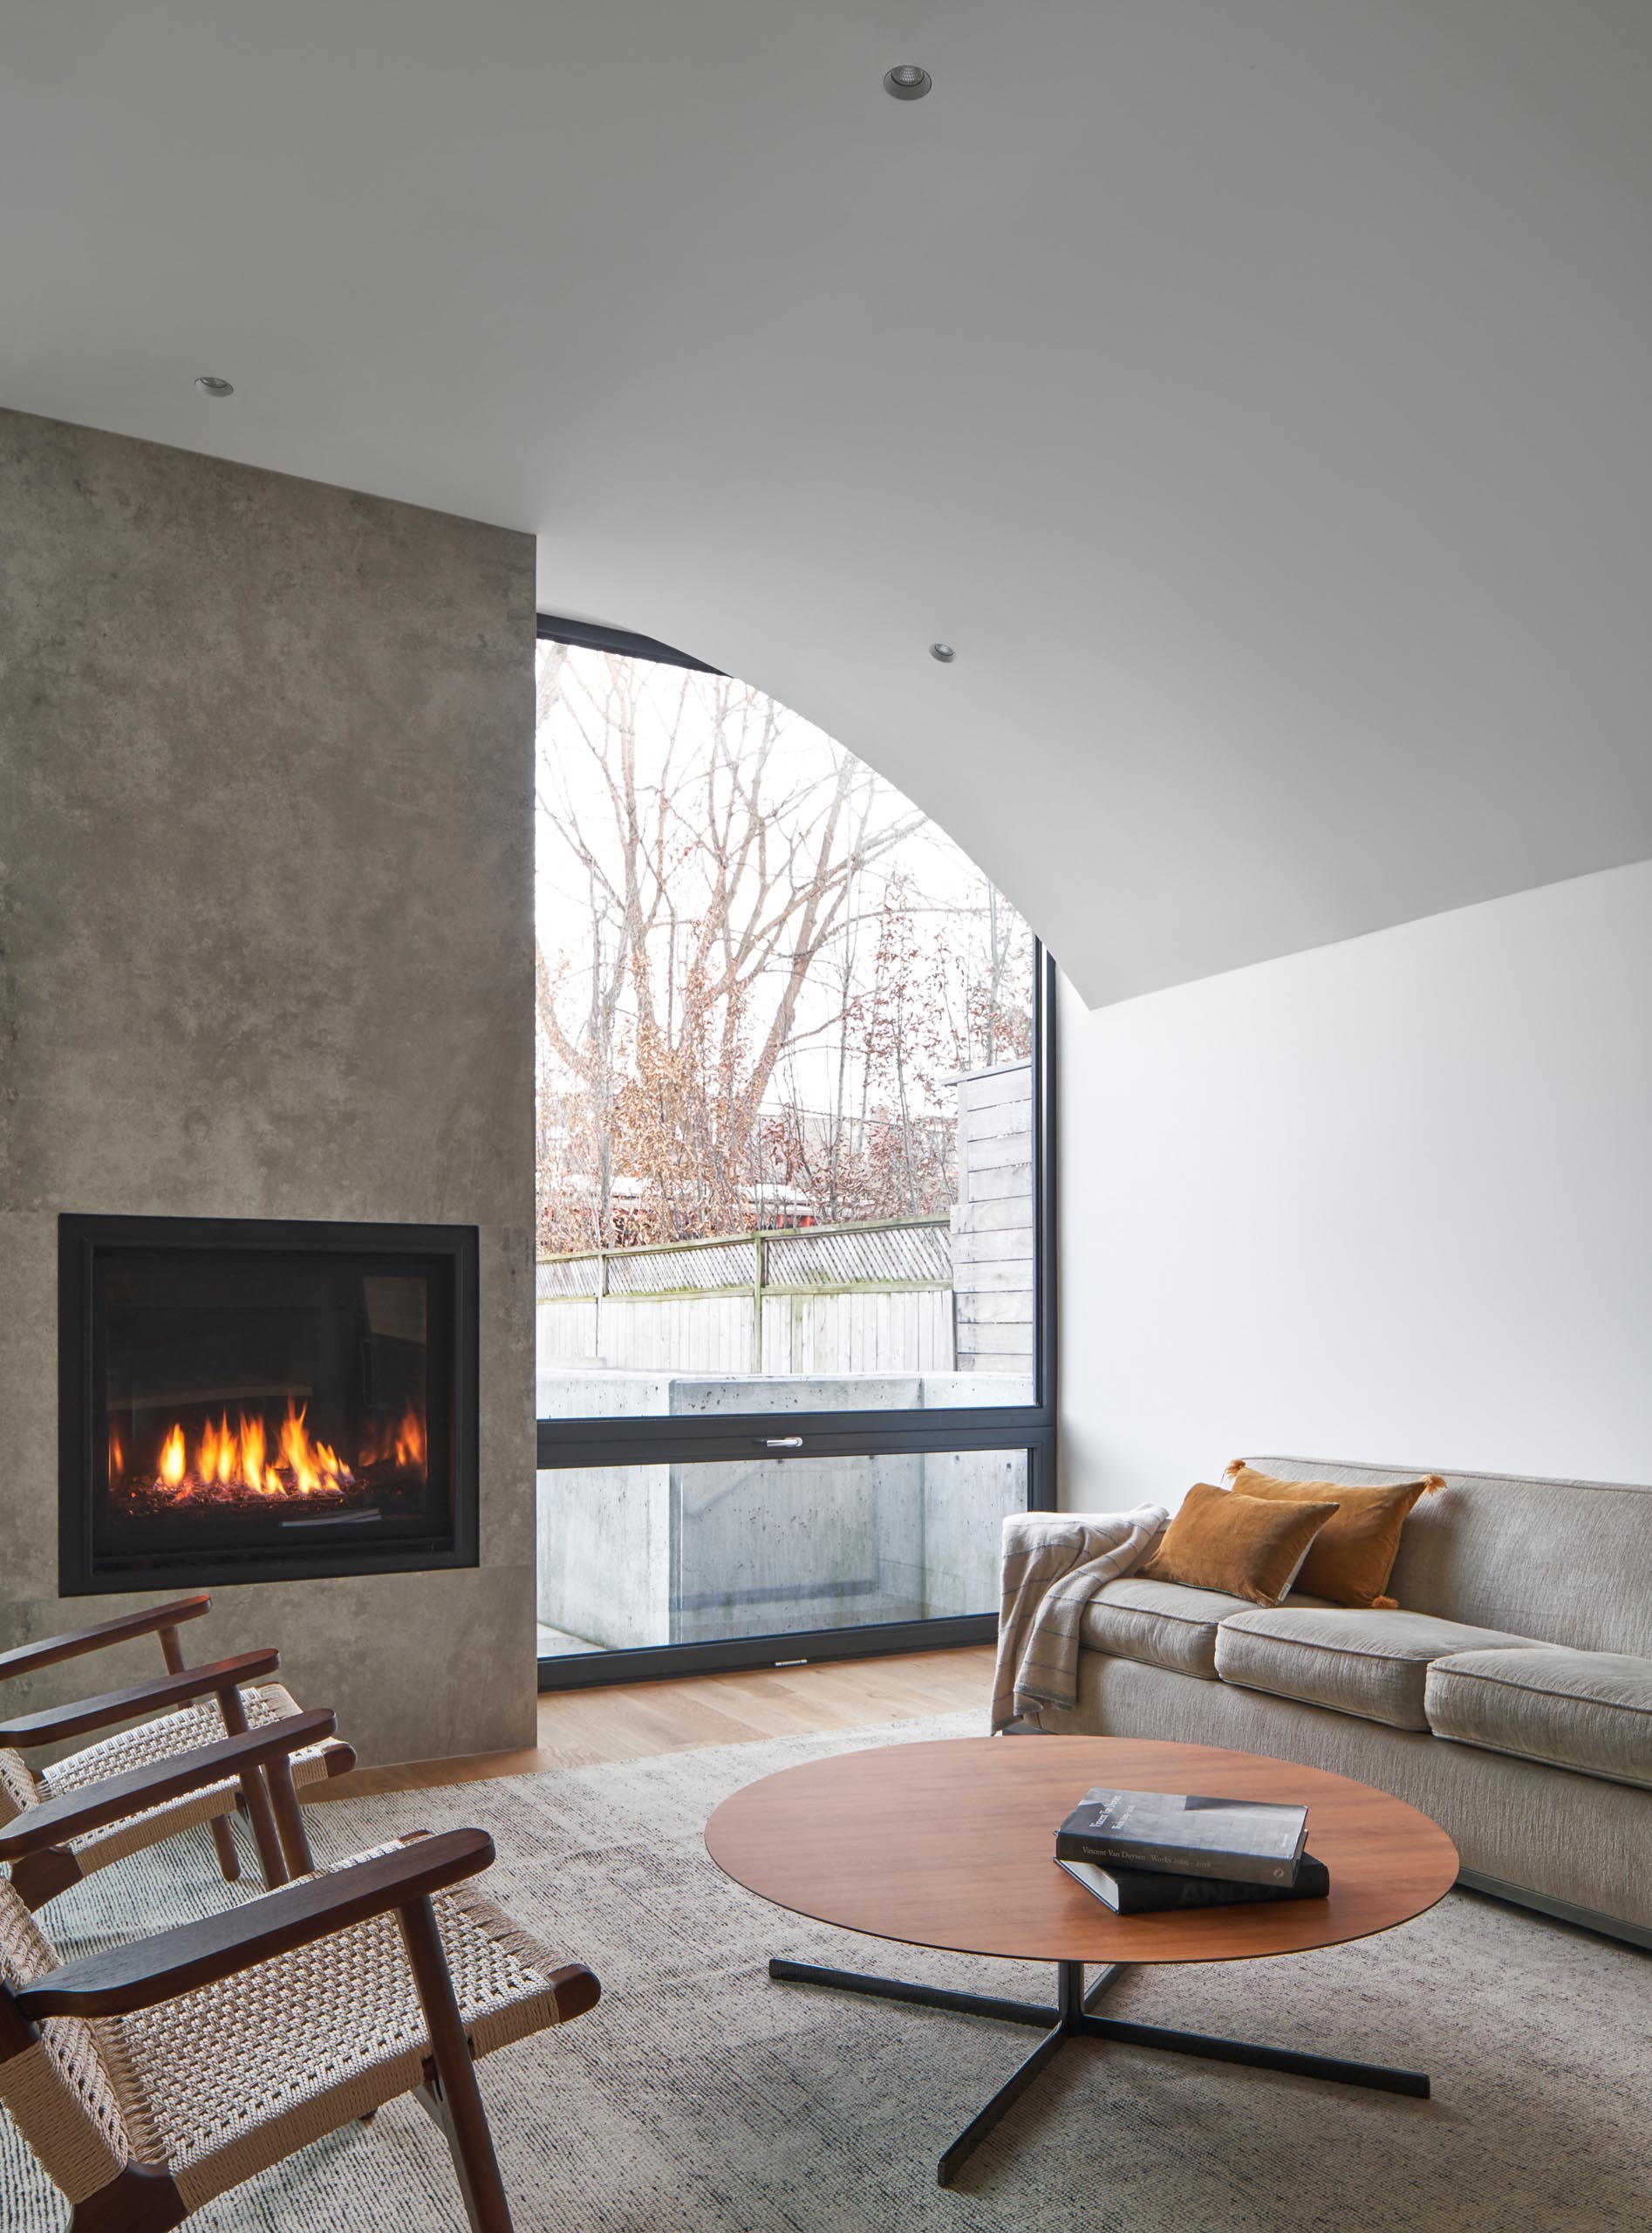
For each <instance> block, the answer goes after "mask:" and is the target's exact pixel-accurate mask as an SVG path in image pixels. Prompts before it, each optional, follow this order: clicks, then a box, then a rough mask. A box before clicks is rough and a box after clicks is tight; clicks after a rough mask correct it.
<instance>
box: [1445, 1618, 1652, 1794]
mask: <svg viewBox="0 0 1652 2233" xmlns="http://www.w3.org/2000/svg"><path fill="white" fill-rule="evenodd" d="M1423 1704H1424V1706H1425V1708H1426V1709H1427V1712H1428V1717H1429V1727H1430V1729H1431V1730H1432V1731H1434V1734H1435V1735H1436V1736H1437V1737H1449V1738H1452V1739H1453V1740H1454V1742H1456V1743H1457V1744H1459V1745H1483V1746H1484V1747H1485V1750H1486V1751H1487V1752H1512V1753H1515V1754H1517V1755H1518V1756H1519V1758H1521V1759H1523V1760H1541V1761H1543V1762H1544V1763H1545V1765H1547V1766H1549V1767H1552V1768H1576V1769H1578V1770H1580V1772H1582V1773H1583V1774H1584V1775H1589V1776H1605V1777H1606V1778H1607V1779H1608V1780H1609V1781H1611V1782H1613V1783H1629V1784H1637V1785H1639V1786H1641V1788H1642V1790H1647V1791H1652V1659H1637V1658H1635V1657H1633V1656H1631V1655H1630V1654H1629V1653H1628V1652H1621V1651H1569V1650H1567V1649H1566V1648H1565V1647H1564V1646H1563V1645H1560V1644H1546V1645H1540V1646H1538V1647H1536V1648H1532V1649H1526V1650H1520V1649H1505V1650H1501V1651H1464V1652H1454V1653H1453V1654H1452V1655H1451V1656H1450V1657H1449V1658H1445V1659H1437V1660H1436V1661H1435V1662H1434V1663H1433V1664H1432V1666H1430V1669H1429V1670H1428V1681H1427V1684H1426V1687H1425V1689H1424V1691H1423Z"/></svg>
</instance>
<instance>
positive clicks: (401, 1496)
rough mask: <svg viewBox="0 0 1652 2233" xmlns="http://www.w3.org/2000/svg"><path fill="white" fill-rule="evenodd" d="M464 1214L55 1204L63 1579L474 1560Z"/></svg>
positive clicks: (230, 1576) (227, 1576)
mask: <svg viewBox="0 0 1652 2233" xmlns="http://www.w3.org/2000/svg"><path fill="white" fill-rule="evenodd" d="M475 1280H476V1236H475V1231H474V1227H469V1226H434V1227H433V1226H344V1225H332V1224H325V1225H311V1224H304V1225H294V1224H287V1223H280V1224H277V1223H274V1222H269V1221H263V1220H253V1219H236V1220H234V1221H231V1222H226V1221H222V1220H218V1219H127V1218H81V1217H65V1218H64V1219H62V1220H61V1233H60V1258H59V1289H60V1342H59V1353H60V1369H61V1380H62V1437H61V1449H60V1466H59V1480H60V1494H61V1521H62V1524H61V1528H60V1535H59V1540H60V1546H61V1560H60V1564H61V1570H62V1578H61V1586H62V1588H64V1590H65V1592H66V1593H74V1592H79V1591H84V1590H109V1589H123V1588H125V1589H137V1588H154V1587H156V1586H166V1585H168V1584H170V1583H172V1582H174V1581H201V1580H206V1579H212V1578H219V1579H222V1580H225V1581H256V1580H260V1579H273V1578H275V1577H276V1576H277V1575H282V1574H298V1573H310V1574H316V1573H326V1574H338V1573H351V1572H358V1571H360V1572H383V1571H386V1570H393V1569H398V1568H406V1567H418V1566H451V1565H474V1563H475V1555H476V1554H475V1456H474V1439H475V1430H474V1418H475V1386H476V1340H475Z"/></svg>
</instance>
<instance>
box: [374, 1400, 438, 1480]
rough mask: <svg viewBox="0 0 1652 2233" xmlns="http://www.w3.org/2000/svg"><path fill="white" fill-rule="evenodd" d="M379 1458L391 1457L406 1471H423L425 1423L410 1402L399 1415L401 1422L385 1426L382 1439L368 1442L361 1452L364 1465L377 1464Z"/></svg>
mask: <svg viewBox="0 0 1652 2233" xmlns="http://www.w3.org/2000/svg"><path fill="white" fill-rule="evenodd" d="M381 1458H393V1459H394V1460H395V1462H396V1464H397V1465H399V1466H401V1467H403V1468H404V1470H405V1471H406V1472H413V1473H422V1472H424V1470H425V1423H424V1421H423V1420H422V1419H421V1418H420V1416H419V1414H418V1412H417V1411H415V1410H414V1409H413V1405H412V1404H411V1403H409V1404H408V1406H407V1408H406V1410H405V1411H404V1412H403V1413H402V1415H401V1424H400V1425H399V1426H398V1427H388V1426H387V1427H386V1429H385V1431H384V1435H383V1437H382V1439H380V1440H378V1441H375V1442H372V1443H370V1444H368V1446H367V1448H366V1449H365V1450H364V1451H362V1453H361V1462H362V1464H363V1465H377V1464H378V1463H379V1460H380V1459H381Z"/></svg>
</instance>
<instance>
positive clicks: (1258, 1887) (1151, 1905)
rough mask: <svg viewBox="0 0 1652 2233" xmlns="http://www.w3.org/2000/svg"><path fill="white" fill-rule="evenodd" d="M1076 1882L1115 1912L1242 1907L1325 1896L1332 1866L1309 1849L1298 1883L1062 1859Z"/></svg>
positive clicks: (1059, 1863)
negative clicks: (1261, 1881) (1248, 1880)
mask: <svg viewBox="0 0 1652 2233" xmlns="http://www.w3.org/2000/svg"><path fill="white" fill-rule="evenodd" d="M1055 1865H1056V1867H1057V1868H1064V1869H1065V1870H1066V1871H1067V1873H1068V1875H1069V1876H1070V1877H1072V1878H1073V1879H1074V1880H1075V1882H1077V1883H1080V1884H1082V1886H1083V1887H1084V1889H1085V1890H1086V1891H1087V1892H1093V1893H1094V1894H1095V1895H1096V1898H1097V1899H1098V1900H1099V1901H1100V1902H1102V1906H1103V1907H1105V1908H1110V1909H1112V1910H1113V1913H1114V1914H1115V1915H1157V1914H1159V1913H1160V1912H1161V1911H1162V1910H1164V1909H1169V1908H1243V1907H1254V1906H1256V1905H1257V1904H1258V1903H1259V1902H1263V1901H1273V1900H1322V1899H1324V1898H1325V1896H1326V1895H1327V1894H1328V1892H1329V1891H1330V1888H1331V1874H1330V1871H1329V1870H1328V1868H1326V1866H1325V1863H1324V1862H1323V1861H1315V1859H1314V1856H1313V1854H1311V1853H1305V1854H1303V1855H1302V1858H1301V1860H1300V1861H1298V1863H1297V1865H1296V1881H1295V1883H1294V1884H1246V1883H1240V1882H1236V1881H1234V1880H1233V1879H1232V1878H1231V1877H1223V1876H1171V1875H1170V1874H1167V1873H1166V1872H1165V1871H1164V1869H1158V1868H1102V1865H1101V1863H1100V1862H1099V1861H1060V1860H1058V1861H1056V1864H1055Z"/></svg>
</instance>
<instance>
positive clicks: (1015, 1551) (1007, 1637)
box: [993, 1504, 1170, 1736]
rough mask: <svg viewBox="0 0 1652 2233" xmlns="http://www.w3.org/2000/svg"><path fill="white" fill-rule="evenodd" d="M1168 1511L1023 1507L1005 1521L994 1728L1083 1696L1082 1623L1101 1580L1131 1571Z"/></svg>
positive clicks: (1027, 1723) (1021, 1722)
mask: <svg viewBox="0 0 1652 2233" xmlns="http://www.w3.org/2000/svg"><path fill="white" fill-rule="evenodd" d="M1169 1518H1170V1515H1169V1514H1168V1513H1164V1512H1162V1511H1161V1510H1160V1509H1159V1507H1158V1506H1157V1505H1154V1504H1143V1505H1138V1506H1137V1507H1136V1509H1135V1511H1134V1512H1017V1513H1011V1515H1010V1517H1009V1518H1008V1519H1006V1521H1005V1522H1004V1548H1003V1566H1002V1574H1001V1582H1000V1601H999V1615H998V1669H997V1672H996V1674H995V1675H994V1676H993V1735H994V1736H997V1735H998V1734H999V1732H1000V1731H1002V1730H1006V1729H1008V1728H1009V1726H1010V1724H1012V1723H1014V1724H1015V1725H1016V1727H1017V1728H1018V1729H1020V1730H1025V1731H1030V1730H1036V1729H1037V1728H1039V1727H1040V1725H1041V1724H1040V1722H1039V1712H1040V1710H1041V1708H1042V1707H1044V1706H1070V1705H1072V1704H1075V1701H1076V1699H1077V1697H1078V1644H1079V1623H1080V1622H1082V1619H1083V1617H1084V1608H1085V1607H1086V1606H1087V1605H1088V1604H1089V1601H1090V1599H1091V1598H1092V1597H1093V1596H1094V1595H1096V1591H1097V1590H1098V1589H1100V1588H1102V1585H1103V1583H1106V1582H1109V1581H1117V1580H1118V1578H1119V1576H1120V1575H1121V1574H1130V1573H1132V1572H1133V1571H1134V1570H1135V1568H1136V1567H1138V1566H1140V1565H1141V1564H1142V1561H1143V1560H1144V1559H1145V1558H1146V1557H1147V1556H1148V1554H1149V1553H1150V1551H1151V1550H1152V1547H1153V1545H1154V1544H1155V1542H1156V1541H1157V1539H1158V1536H1159V1534H1160V1533H1161V1532H1162V1531H1163V1530H1164V1527H1165V1526H1167V1525H1168V1524H1169Z"/></svg>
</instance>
